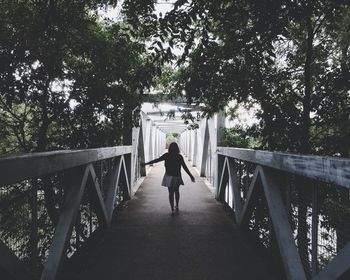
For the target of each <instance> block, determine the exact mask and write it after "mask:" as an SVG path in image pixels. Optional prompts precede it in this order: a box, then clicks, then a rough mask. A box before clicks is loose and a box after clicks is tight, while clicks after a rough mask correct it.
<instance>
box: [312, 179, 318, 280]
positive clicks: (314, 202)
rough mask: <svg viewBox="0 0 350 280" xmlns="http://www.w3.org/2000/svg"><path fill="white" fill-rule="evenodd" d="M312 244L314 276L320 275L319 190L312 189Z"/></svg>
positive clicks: (315, 187)
mask: <svg viewBox="0 0 350 280" xmlns="http://www.w3.org/2000/svg"><path fill="white" fill-rule="evenodd" d="M311 232H312V243H311V269H312V276H315V275H316V274H317V273H318V188H317V186H316V185H314V186H313V187H312V231H311Z"/></svg>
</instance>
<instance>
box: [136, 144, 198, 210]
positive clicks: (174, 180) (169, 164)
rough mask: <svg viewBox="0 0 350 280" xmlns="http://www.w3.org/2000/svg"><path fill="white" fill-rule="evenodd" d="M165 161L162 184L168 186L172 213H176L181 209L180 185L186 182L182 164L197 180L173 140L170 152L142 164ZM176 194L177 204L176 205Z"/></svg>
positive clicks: (193, 180)
mask: <svg viewBox="0 0 350 280" xmlns="http://www.w3.org/2000/svg"><path fill="white" fill-rule="evenodd" d="M163 160H164V161H165V162H164V165H165V174H164V177H163V180H162V186H164V187H167V188H168V191H169V202H170V207H171V215H172V216H173V215H175V212H178V211H179V201H180V191H179V188H180V185H183V184H184V182H183V180H182V177H181V166H182V167H183V169H184V170H185V171H186V173H187V174H188V175H189V176H190V178H191V181H192V182H195V179H194V177H193V175H192V174H191V172H190V170H189V169H188V167H187V165H186V163H185V161H184V158H183V157H182V155H181V154H180V149H179V146H178V145H177V144H176V143H175V142H173V143H171V144H170V145H169V149H168V152H167V153H165V154H163V155H162V156H161V157H159V158H157V159H154V160H151V161H149V162H146V163H142V165H147V164H153V163H156V162H160V161H163ZM174 196H175V201H176V205H175V207H174Z"/></svg>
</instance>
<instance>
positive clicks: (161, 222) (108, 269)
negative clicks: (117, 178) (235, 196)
mask: <svg viewBox="0 0 350 280" xmlns="http://www.w3.org/2000/svg"><path fill="white" fill-rule="evenodd" d="M191 172H192V174H196V172H195V171H194V170H191ZM163 174H164V167H163V163H158V164H156V165H155V166H154V167H152V169H151V172H150V173H149V175H148V176H147V177H146V178H145V180H144V181H143V183H142V185H141V186H140V188H139V190H138V191H137V193H136V194H135V196H134V197H133V199H132V200H130V201H129V202H128V204H127V206H126V207H125V208H124V209H123V210H122V211H120V212H119V213H118V215H117V216H116V217H114V221H113V224H112V226H111V227H110V228H109V229H108V230H107V232H106V233H105V236H104V238H103V240H102V241H100V243H99V244H98V246H96V249H95V250H94V251H93V252H90V253H89V256H88V257H87V260H85V261H84V267H83V269H82V270H81V271H80V272H79V273H75V275H73V276H72V279H81V280H83V279H84V280H88V279H98V280H103V279H152V280H156V279H164V280H171V279H181V280H185V279H220V280H225V279H230V280H232V279H245V280H247V279H259V280H261V279H272V277H271V276H270V275H269V272H268V271H267V269H266V266H265V265H264V264H263V262H262V260H261V259H260V258H259V257H258V256H257V255H256V253H255V252H254V249H253V248H252V247H251V246H250V245H249V243H248V241H246V240H245V237H244V236H243V235H242V233H240V232H239V231H238V229H237V228H236V227H235V226H234V224H233V223H232V220H231V219H230V217H229V216H228V215H227V214H226V213H225V212H224V210H223V208H222V204H220V203H218V202H217V201H216V200H215V199H214V198H213V194H212V193H211V192H210V191H209V189H208V188H207V186H206V185H205V184H204V182H203V180H202V179H201V178H200V177H198V176H196V183H192V182H191V181H190V179H189V177H188V176H187V174H185V173H184V172H183V179H184V182H185V185H184V186H181V190H180V194H181V198H180V207H179V208H180V212H179V214H178V215H176V216H173V217H172V216H171V215H170V207H169V203H168V192H167V189H166V188H165V187H162V186H161V185H160V184H161V179H162V176H163Z"/></svg>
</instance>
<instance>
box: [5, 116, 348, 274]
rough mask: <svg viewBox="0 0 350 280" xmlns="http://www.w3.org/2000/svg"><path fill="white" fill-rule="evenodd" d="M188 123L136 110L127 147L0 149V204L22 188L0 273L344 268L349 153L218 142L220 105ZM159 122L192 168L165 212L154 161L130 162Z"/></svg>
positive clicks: (156, 145)
mask: <svg viewBox="0 0 350 280" xmlns="http://www.w3.org/2000/svg"><path fill="white" fill-rule="evenodd" d="M175 115H176V114H175ZM198 126H199V127H198V129H194V130H188V129H187V126H186V125H184V124H183V122H182V121H180V120H177V119H176V117H174V118H171V119H165V117H159V116H158V117H155V116H154V115H152V114H146V113H142V115H141V121H140V125H139V127H137V128H133V134H132V145H130V146H119V147H110V148H100V149H91V150H77V151H54V152H45V153H37V154H26V155H19V156H11V157H3V158H0V170H1V171H0V172H1V175H0V187H1V195H4V194H6V192H7V191H9V190H14V189H15V190H18V196H16V197H13V198H12V199H10V200H9V201H5V202H4V203H3V204H2V205H1V207H2V208H3V207H7V208H10V207H12V206H11V205H12V204H13V203H16V201H17V198H18V197H19V196H28V197H31V199H27V202H26V203H27V204H26V205H24V206H23V208H21V209H23V217H26V218H24V220H26V221H27V224H25V225H24V227H25V228H24V229H23V232H24V234H23V236H26V238H24V239H23V240H13V238H11V237H9V236H5V235H1V236H2V240H1V242H0V270H1V277H0V278H1V279H350V273H349V270H350V261H349V260H350V243H349V240H350V219H349V209H350V198H349V189H350V160H349V159H340V158H335V157H319V156H308V155H296V154H286V153H278V152H268V151H255V150H248V149H238V148H228V147H220V146H219V145H218V140H219V138H220V131H221V129H222V127H223V126H224V119H223V117H222V116H221V115H220V114H217V115H215V116H214V117H213V118H211V119H204V120H201V121H199V123H198ZM167 133H177V134H178V135H179V136H180V137H179V143H180V146H181V149H182V152H183V154H184V155H186V157H187V160H188V161H187V164H188V166H192V167H191V168H193V170H192V172H193V174H197V176H196V183H191V182H190V181H189V180H187V178H186V176H183V177H184V179H185V186H182V187H181V188H182V189H181V195H182V197H181V202H180V203H181V204H180V213H179V214H178V215H177V216H175V217H171V216H170V211H169V206H168V201H167V192H166V189H165V188H163V187H161V186H160V182H161V177H162V174H163V172H164V170H163V167H162V164H157V165H155V166H153V167H150V169H147V170H146V169H145V168H144V167H141V166H140V162H142V161H149V160H150V159H153V158H155V157H157V156H159V155H161V154H162V153H163V152H164V151H165V149H166V134H167ZM194 169H196V171H195V170H194ZM146 175H147V176H146ZM39 186H41V187H42V186H44V188H43V189H44V190H45V191H44V192H43V193H40V192H39V195H37V194H38V187H39ZM33 193H35V196H31V194H33ZM50 193H51V194H55V197H56V201H55V202H54V205H55V207H54V208H53V209H48V207H45V206H46V205H47V203H48V201H49V199H50V198H52V196H50V195H49V194H50ZM33 197H34V198H35V199H33ZM57 197H58V199H57ZM214 198H215V199H216V200H215V199H214ZM224 210H225V211H224ZM55 214H56V216H55ZM48 216H49V217H50V218H51V220H52V221H55V222H52V223H48V222H46V223H45V221H47V220H48V218H47V217H48ZM55 217H56V218H55ZM2 218H3V219H4V217H2ZM5 218H6V219H11V217H5ZM43 225H45V226H43ZM28 228H29V230H28ZM23 247H25V248H28V249H27V250H23Z"/></svg>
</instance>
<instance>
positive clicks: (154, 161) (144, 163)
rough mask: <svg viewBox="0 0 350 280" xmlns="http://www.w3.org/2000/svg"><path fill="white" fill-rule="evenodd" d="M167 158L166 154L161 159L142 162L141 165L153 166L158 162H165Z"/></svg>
mask: <svg viewBox="0 0 350 280" xmlns="http://www.w3.org/2000/svg"><path fill="white" fill-rule="evenodd" d="M165 157H166V154H164V155H162V156H161V157H159V158H156V159H154V160H151V161H149V162H141V165H147V164H153V163H156V162H160V161H162V160H165Z"/></svg>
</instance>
